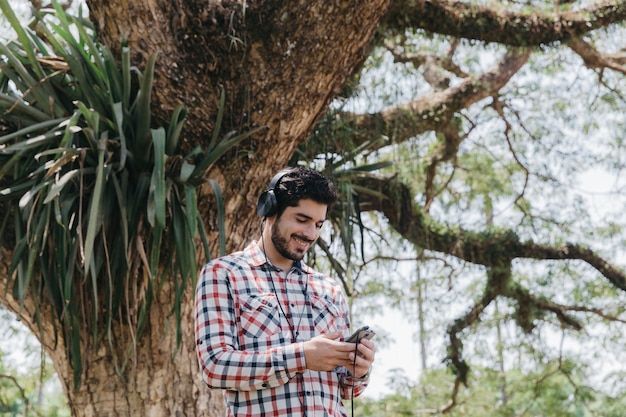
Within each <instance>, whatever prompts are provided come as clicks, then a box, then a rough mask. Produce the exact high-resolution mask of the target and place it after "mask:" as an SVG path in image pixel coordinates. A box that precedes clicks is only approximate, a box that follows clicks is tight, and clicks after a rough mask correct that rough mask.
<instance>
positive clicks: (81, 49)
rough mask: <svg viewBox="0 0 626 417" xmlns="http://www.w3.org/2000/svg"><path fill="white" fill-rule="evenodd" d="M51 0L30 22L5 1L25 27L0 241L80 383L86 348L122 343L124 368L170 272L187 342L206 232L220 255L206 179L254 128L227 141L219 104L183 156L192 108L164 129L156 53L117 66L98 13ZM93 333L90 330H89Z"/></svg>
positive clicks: (11, 91) (2, 190)
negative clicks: (210, 125) (207, 133)
mask: <svg viewBox="0 0 626 417" xmlns="http://www.w3.org/2000/svg"><path fill="white" fill-rule="evenodd" d="M53 4H54V7H55V11H54V12H53V13H48V14H45V15H44V14H39V15H37V16H36V31H31V30H29V29H27V28H23V27H22V25H21V23H20V22H19V21H18V20H17V18H16V16H15V15H14V13H13V12H12V10H11V7H10V6H9V3H8V1H7V0H0V9H1V10H2V12H3V14H4V16H5V17H6V18H7V19H8V20H9V22H10V24H11V26H12V27H13V29H14V30H15V32H16V34H17V40H15V41H12V42H10V43H8V44H6V45H0V208H1V209H2V210H0V217H1V219H0V221H1V223H0V242H1V243H2V244H3V245H4V246H6V245H7V244H8V245H11V244H12V245H14V246H13V248H14V250H13V260H12V263H11V268H10V277H9V287H8V290H9V291H12V295H13V297H14V298H15V299H16V300H19V301H20V302H21V303H23V302H24V300H25V299H26V297H32V298H33V299H34V301H35V305H36V306H37V308H38V309H39V311H38V312H37V313H36V314H35V318H36V319H39V318H40V317H41V314H39V313H40V312H43V311H46V310H51V311H52V312H53V314H54V317H55V318H56V319H55V320H54V322H53V323H54V326H55V328H54V330H55V334H57V335H60V336H61V337H62V338H63V341H64V346H65V347H66V349H67V355H68V357H69V359H70V363H71V364H72V366H73V371H74V383H75V385H78V384H80V381H81V371H82V368H81V363H82V357H83V355H84V354H85V352H84V350H85V349H87V348H94V349H97V346H98V345H99V344H100V343H103V341H106V342H108V343H109V344H110V346H112V347H114V346H115V347H119V346H123V348H122V349H121V351H122V352H126V354H124V355H123V356H120V357H119V358H118V361H117V365H118V366H119V368H118V371H119V372H122V371H123V367H124V366H125V363H126V360H127V359H128V355H129V353H128V352H132V348H133V343H134V341H136V340H137V338H138V336H139V334H140V333H141V331H142V328H143V326H144V325H145V322H146V315H147V313H148V311H149V309H150V305H151V302H152V299H153V297H154V296H155V294H156V292H157V291H158V290H159V288H161V286H162V285H163V284H164V283H165V282H166V280H170V283H168V284H171V285H172V286H173V288H174V290H173V293H174V294H175V297H176V300H175V301H174V303H173V305H174V311H173V312H172V313H173V314H175V316H176V318H177V323H178V326H177V327H178V331H179V333H178V340H179V342H180V305H181V303H180V298H181V297H182V295H183V293H184V291H185V288H187V287H188V285H189V284H190V282H192V281H193V280H194V278H195V274H196V271H197V265H196V239H197V237H198V232H200V235H201V237H203V239H202V241H204V242H205V244H204V247H205V251H206V252H207V253H206V255H207V257H208V249H207V246H208V245H207V244H206V238H205V236H204V234H203V227H202V223H201V222H200V221H199V216H198V210H197V202H196V188H197V187H198V185H199V184H201V183H202V182H204V181H210V180H207V179H206V178H205V174H206V172H207V171H208V169H209V168H210V166H211V164H213V163H214V162H215V161H216V160H217V159H218V158H219V157H220V156H221V155H222V154H223V153H224V152H225V151H226V150H228V149H229V148H230V147H232V146H234V145H235V144H237V143H239V142H240V141H241V140H243V139H245V138H246V137H248V136H249V135H251V134H252V133H254V130H251V131H248V132H246V133H245V134H239V135H234V134H229V135H227V136H225V137H220V136H219V128H220V123H221V111H220V112H219V114H218V118H217V120H216V124H215V130H214V133H213V135H212V138H211V142H210V144H209V146H208V148H207V149H205V150H201V149H199V148H197V149H195V150H194V151H193V152H191V153H190V154H187V155H182V154H181V150H180V146H179V140H180V137H181V132H182V127H183V122H184V119H185V116H186V110H185V109H183V108H182V107H180V106H179V107H176V109H175V111H174V112H173V114H172V116H171V119H170V121H169V123H168V124H167V125H165V126H161V127H158V128H153V127H152V123H151V118H150V97H151V89H152V81H153V71H154V65H155V60H156V59H157V57H156V56H151V57H150V58H149V60H148V62H147V64H146V67H145V68H144V69H143V71H139V70H137V69H136V68H133V67H132V66H131V62H130V51H129V48H128V46H127V45H126V43H125V42H124V41H122V42H121V51H120V54H119V62H120V64H119V65H118V61H117V60H116V59H115V58H114V56H113V54H112V53H111V52H110V51H109V50H108V49H107V48H105V47H104V46H102V45H100V44H99V43H98V42H97V39H96V38H95V35H94V32H93V30H92V29H91V27H90V24H89V22H88V21H87V20H82V19H80V18H75V17H70V16H68V15H66V14H65V13H64V12H63V10H62V9H61V8H60V7H59V5H58V4H57V3H56V2H53ZM222 106H223V94H222ZM212 184H213V186H214V190H215V192H216V195H217V197H218V198H217V201H218V203H219V202H220V201H221V197H220V193H219V188H217V186H216V183H215V182H212ZM222 220H223V219H222ZM9 232H10V233H9ZM160 259H171V261H169V262H167V263H163V262H159V260H160ZM117 322H122V323H127V326H125V330H124V331H122V332H119V331H114V329H113V327H114V323H117ZM81 329H92V333H91V335H90V337H85V335H83V334H81V331H82V330H81ZM113 350H115V349H113ZM119 351H120V350H118V352H119Z"/></svg>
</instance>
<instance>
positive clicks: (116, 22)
mask: <svg viewBox="0 0 626 417" xmlns="http://www.w3.org/2000/svg"><path fill="white" fill-rule="evenodd" d="M388 3H389V0H363V1H359V2H355V1H352V2H349V1H345V0H338V1H331V2H328V1H327V0H314V1H310V0H306V1H305V0H298V1H291V0H290V1H274V2H246V1H240V2H237V1H217V0H213V1H208V2H207V1H189V0H186V1H182V0H175V1H172V2H165V1H156V2H155V1H152V0H132V1H126V0H87V4H88V6H89V9H90V19H91V20H92V21H93V22H94V24H95V26H96V28H97V31H98V33H99V35H100V39H101V41H103V42H104V43H105V44H107V45H108V46H109V47H110V48H111V50H112V51H118V50H119V49H120V45H121V39H122V37H123V36H125V37H127V39H128V44H129V47H130V50H131V54H132V64H133V65H136V66H138V67H143V64H144V63H145V62H146V60H147V58H148V56H149V55H150V54H152V53H155V52H157V51H158V52H159V55H158V57H157V66H156V70H155V89H154V91H153V109H154V111H153V116H154V119H153V120H154V121H155V123H158V124H162V123H163V122H165V121H167V120H168V118H169V115H170V114H171V111H172V109H173V108H174V107H175V106H176V105H177V104H178V103H182V104H183V105H184V106H186V107H187V108H188V109H189V111H190V113H189V116H188V120H187V122H186V125H185V126H186V127H185V131H184V134H183V144H182V146H183V151H184V152H186V151H188V150H191V149H193V148H194V147H195V146H197V145H200V146H202V147H203V148H206V145H207V142H208V141H209V140H210V137H211V134H212V130H213V127H214V125H215V115H216V114H217V110H218V105H219V97H220V93H221V91H222V88H223V89H224V92H225V95H226V108H225V115H224V119H223V120H224V122H223V129H222V133H225V132H228V131H231V130H239V131H243V130H247V129H249V128H251V127H255V126H265V127H266V129H265V130H263V131H262V133H260V134H257V135H256V136H255V137H253V138H252V139H251V140H250V141H248V142H245V143H243V144H242V145H240V146H239V148H238V149H235V150H233V151H232V152H231V153H229V154H227V155H225V156H224V157H223V158H222V160H221V161H219V163H218V164H216V165H215V166H214V167H212V168H211V170H210V171H209V173H208V177H210V178H213V179H215V180H217V181H218V183H219V184H220V187H221V188H222V192H223V194H224V198H225V201H226V230H227V235H228V241H227V248H228V251H230V250H233V249H235V248H241V247H243V245H244V244H245V243H247V242H248V241H249V240H250V239H253V238H256V235H257V234H258V232H259V223H260V220H259V219H258V218H257V216H256V213H255V210H254V208H255V205H256V200H257V196H258V195H259V194H260V192H261V191H262V190H263V188H264V187H266V185H267V182H268V180H269V178H270V177H271V175H272V174H273V173H274V172H275V171H276V170H277V169H278V168H281V167H283V166H284V165H286V164H287V162H288V160H289V159H290V157H291V156H292V154H293V152H294V150H295V149H296V148H297V147H298V145H300V144H301V143H302V142H303V140H304V139H305V138H306V137H307V135H308V134H309V133H310V130H311V129H312V127H313V126H314V125H315V123H316V122H317V121H318V120H319V118H320V117H321V116H322V115H323V113H324V112H325V111H326V109H327V106H328V104H329V103H330V101H331V100H332V98H333V97H334V95H335V94H336V92H337V91H339V89H340V88H341V86H342V84H343V83H344V81H345V80H346V79H347V78H348V77H349V76H350V75H352V74H353V73H354V71H355V70H356V69H357V68H358V67H359V66H360V65H361V63H362V62H363V60H364V59H365V56H366V49H367V45H368V42H369V39H371V37H372V34H373V32H374V30H375V28H376V27H377V24H378V22H379V20H380V18H381V17H382V15H383V13H384V11H385V10H386V8H387V7H388ZM198 201H199V209H200V211H201V213H202V217H203V219H204V225H205V228H206V229H207V231H208V233H209V237H210V248H211V250H212V256H215V255H216V254H217V248H218V244H217V242H218V240H217V239H216V236H217V226H216V222H215V221H214V218H215V210H214V209H215V207H214V204H213V191H212V189H211V188H210V187H209V186H208V185H204V186H202V187H201V189H200V192H199V200H198ZM11 251H12V248H5V249H3V252H2V258H1V269H0V287H3V288H4V287H5V285H4V284H6V282H7V278H8V275H7V274H8V267H7V263H8V262H9V260H10V259H11V256H12V252H11ZM201 262H202V261H199V264H200V263H201ZM199 266H200V265H199ZM193 290H194V289H193V288H187V291H186V299H187V301H186V302H185V303H184V305H183V306H182V345H181V346H180V348H179V349H176V328H175V317H174V315H173V313H172V311H173V309H172V307H173V306H172V300H173V297H172V296H171V294H170V292H169V289H168V288H165V289H163V290H162V292H160V293H159V294H158V297H159V298H158V301H155V302H154V303H153V307H152V310H151V312H150V318H149V324H148V326H147V328H146V330H145V333H144V334H143V336H142V337H141V338H140V339H139V340H137V350H136V352H134V353H133V356H131V358H130V359H129V360H128V362H127V365H126V367H125V368H124V370H123V371H121V372H119V375H118V372H116V366H115V363H116V362H115V360H114V352H116V347H115V346H113V347H111V346H107V345H106V344H105V343H106V342H101V343H100V344H99V347H98V350H97V351H90V352H89V353H88V354H87V355H86V357H84V358H83V372H82V374H83V381H82V384H81V385H80V386H79V387H78V389H74V386H73V376H72V375H73V370H72V369H71V368H70V364H69V361H68V358H67V357H66V354H65V349H64V348H63V346H62V341H58V343H57V345H54V344H53V343H52V341H53V340H55V339H54V333H53V327H52V318H51V316H46V317H45V318H44V319H45V320H47V321H46V322H45V323H44V332H43V333H39V332H38V330H37V325H36V324H35V323H34V322H33V317H32V314H28V313H29V312H30V313H32V312H33V311H34V309H33V308H28V307H29V305H28V303H26V308H25V309H24V310H20V307H19V305H17V303H16V302H15V300H14V299H12V298H8V299H6V300H4V301H3V302H4V303H6V304H7V306H8V308H9V309H10V310H12V311H14V312H16V313H18V314H19V315H21V316H22V320H23V321H24V322H25V323H26V324H27V325H28V326H29V327H30V328H31V329H32V330H33V332H34V333H35V334H36V335H39V337H41V338H42V341H43V343H44V346H45V348H46V350H47V352H48V354H49V355H50V357H51V358H52V361H53V363H54V365H55V368H56V369H57V371H58V373H59V375H60V377H61V380H62V383H63V385H64V388H65V390H66V392H67V395H68V398H69V404H70V407H71V409H72V414H73V415H74V416H98V417H100V416H168V415H172V416H173V415H176V416H185V415H188V416H201V415H206V416H218V415H222V414H223V409H224V408H223V401H222V396H221V393H220V392H217V391H215V392H212V391H210V390H209V389H208V388H207V387H206V386H205V385H204V383H203V382H202V380H201V376H200V373H199V370H198V364H197V359H196V355H195V345H194V343H195V340H194V332H193V323H194V320H193ZM9 297H10V295H9ZM20 313H21V314H20ZM117 325H119V326H124V325H126V324H125V323H117ZM113 331H114V332H115V329H114V330H113ZM82 333H83V335H84V341H83V343H86V344H90V343H91V342H89V338H90V337H91V336H90V335H91V329H87V328H85V329H82ZM118 353H119V352H118ZM120 360H123V358H121V357H120V358H118V361H120Z"/></svg>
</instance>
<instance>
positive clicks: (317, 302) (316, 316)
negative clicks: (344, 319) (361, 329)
mask: <svg viewBox="0 0 626 417" xmlns="http://www.w3.org/2000/svg"><path fill="white" fill-rule="evenodd" d="M311 307H312V316H313V317H312V318H313V325H314V326H315V331H316V333H318V334H323V333H333V332H336V331H340V330H343V327H344V326H345V324H344V323H339V320H338V319H339V316H340V314H339V308H337V306H336V305H335V304H334V303H333V301H332V300H331V299H330V298H329V297H326V296H322V297H320V296H317V295H312V296H311Z"/></svg>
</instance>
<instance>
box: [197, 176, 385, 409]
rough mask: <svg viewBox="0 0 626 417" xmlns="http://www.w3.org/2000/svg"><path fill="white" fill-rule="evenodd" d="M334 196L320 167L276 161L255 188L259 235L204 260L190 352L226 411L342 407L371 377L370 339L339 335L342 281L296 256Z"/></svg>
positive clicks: (343, 331)
mask: <svg viewBox="0 0 626 417" xmlns="http://www.w3.org/2000/svg"><path fill="white" fill-rule="evenodd" d="M336 200H337V193H336V191H335V188H334V186H333V184H332V183H331V182H330V181H329V180H328V179H327V178H325V177H324V176H323V175H321V174H320V173H319V172H317V171H315V170H311V169H308V168H300V167H297V168H289V169H286V170H282V171H281V172H279V173H278V174H276V175H275V176H274V178H272V180H271V181H270V184H269V187H268V189H267V190H266V191H265V192H263V194H262V195H261V196H260V197H259V202H258V205H257V212H258V214H259V215H260V216H262V218H263V232H262V234H261V239H260V240H259V241H253V242H252V243H250V244H249V245H248V246H247V247H246V248H245V249H244V250H242V251H239V252H235V253H232V254H230V255H227V256H224V257H222V258H219V259H216V260H214V261H212V262H210V263H208V264H207V265H205V266H204V267H203V268H202V271H201V273H200V278H199V280H198V285H197V288H196V302H195V308H196V323H195V331H196V351H197V353H198V361H199V364H200V369H201V371H202V377H203V378H204V381H205V382H206V383H207V385H208V386H209V387H211V388H221V389H223V390H224V397H225V400H226V405H227V408H226V415H227V416H247V417H255V416H259V417H260V416H263V417H266V416H309V417H313V416H346V415H347V414H346V411H345V409H344V406H343V404H342V399H347V398H351V397H352V396H355V397H356V396H358V395H360V394H361V393H362V392H363V390H364V389H365V387H366V386H367V382H368V378H369V369H370V367H371V365H372V363H373V361H374V355H375V353H376V348H375V346H374V344H373V343H372V342H371V341H369V340H361V341H360V342H359V343H357V344H356V345H355V344H354V343H347V342H344V341H343V340H344V338H345V337H347V336H348V334H349V328H350V323H349V320H348V308H347V303H346V299H345V296H344V294H343V291H342V289H341V287H340V286H339V285H338V284H337V282H335V281H334V280H332V279H331V278H330V277H328V276H326V275H324V274H321V273H319V272H317V271H315V270H313V269H312V268H310V267H308V266H307V265H305V264H304V262H303V261H302V259H303V258H304V256H305V254H306V253H307V251H308V250H309V249H310V248H311V247H312V246H313V244H314V243H315V241H316V240H317V238H318V237H319V234H320V229H321V228H322V225H323V224H324V222H325V221H326V215H327V213H328V211H329V209H330V208H331V207H332V205H333V204H334V203H335V201H336Z"/></svg>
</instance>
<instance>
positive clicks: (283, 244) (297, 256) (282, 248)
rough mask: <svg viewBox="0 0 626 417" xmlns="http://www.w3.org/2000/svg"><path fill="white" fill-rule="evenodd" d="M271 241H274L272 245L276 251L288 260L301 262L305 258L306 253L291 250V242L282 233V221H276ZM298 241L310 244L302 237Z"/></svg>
mask: <svg viewBox="0 0 626 417" xmlns="http://www.w3.org/2000/svg"><path fill="white" fill-rule="evenodd" d="M271 239H272V244H273V245H274V247H275V248H276V251H278V253H280V255H281V256H282V257H284V258H286V259H290V260H292V261H301V260H302V259H303V258H304V255H305V254H306V251H297V252H294V251H290V250H289V242H288V241H287V239H285V238H284V237H283V235H282V234H281V233H280V221H279V220H276V222H275V223H274V225H273V227H272V235H271ZM298 239H301V240H304V241H307V242H310V240H309V239H306V238H304V237H302V236H298Z"/></svg>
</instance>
